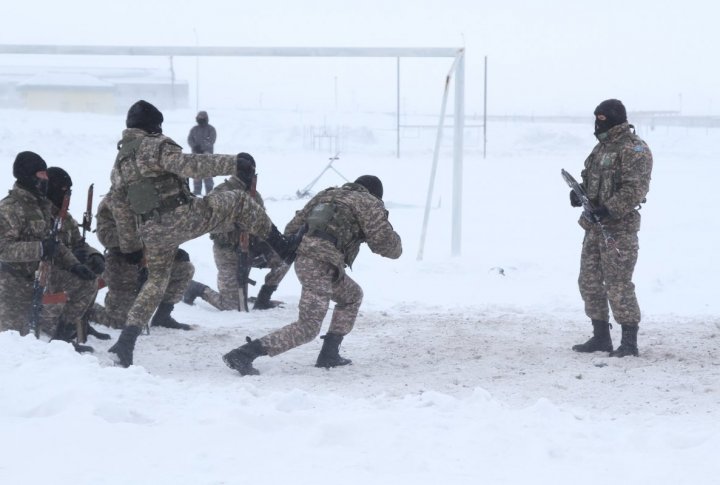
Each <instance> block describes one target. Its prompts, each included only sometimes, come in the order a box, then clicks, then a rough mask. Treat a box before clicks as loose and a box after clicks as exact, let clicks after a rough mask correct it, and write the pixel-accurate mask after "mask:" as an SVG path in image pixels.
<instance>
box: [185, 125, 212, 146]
mask: <svg viewBox="0 0 720 485" xmlns="http://www.w3.org/2000/svg"><path fill="white" fill-rule="evenodd" d="M216 138H217V133H216V132H215V127H213V125H210V124H207V125H195V126H193V127H192V128H190V133H189V134H188V139H187V141H188V145H190V150H191V151H192V152H193V153H212V152H213V148H214V146H215V139H216Z"/></svg>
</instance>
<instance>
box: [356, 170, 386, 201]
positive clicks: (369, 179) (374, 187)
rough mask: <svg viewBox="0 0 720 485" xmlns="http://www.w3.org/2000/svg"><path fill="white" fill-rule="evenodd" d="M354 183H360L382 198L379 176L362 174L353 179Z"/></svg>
mask: <svg viewBox="0 0 720 485" xmlns="http://www.w3.org/2000/svg"><path fill="white" fill-rule="evenodd" d="M355 183H356V184H358V185H362V186H363V187H365V188H366V189H368V191H369V192H370V193H371V194H372V195H374V196H375V197H377V198H378V199H380V200H382V198H383V184H382V182H381V181H380V179H379V178H377V177H376V176H374V175H362V176H360V177H358V178H357V180H355Z"/></svg>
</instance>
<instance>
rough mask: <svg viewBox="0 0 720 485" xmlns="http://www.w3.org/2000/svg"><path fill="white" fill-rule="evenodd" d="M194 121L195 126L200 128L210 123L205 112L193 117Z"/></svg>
mask: <svg viewBox="0 0 720 485" xmlns="http://www.w3.org/2000/svg"><path fill="white" fill-rule="evenodd" d="M195 121H197V124H198V125H200V126H205V125H207V124H208V123H209V121H210V118H209V117H208V114H207V111H199V112H198V114H197V116H196V117H195Z"/></svg>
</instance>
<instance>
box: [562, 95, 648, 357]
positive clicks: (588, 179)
mask: <svg viewBox="0 0 720 485" xmlns="http://www.w3.org/2000/svg"><path fill="white" fill-rule="evenodd" d="M595 118H596V119H595V136H596V137H597V139H598V141H599V143H598V144H597V145H596V146H595V148H594V149H593V151H592V152H591V153H590V156H589V157H588V158H587V160H585V168H584V169H583V171H582V186H583V188H584V189H585V191H586V192H587V195H588V198H589V199H590V202H591V203H592V205H593V207H595V210H594V212H593V214H594V216H596V217H598V218H599V221H600V222H599V223H592V222H590V220H588V218H586V217H580V225H581V226H582V227H583V229H585V239H584V241H583V247H582V254H581V259H580V277H579V280H578V282H579V286H580V294H581V295H582V298H583V301H584V302H585V314H586V315H587V316H588V317H589V318H590V319H591V320H592V325H593V336H592V338H590V340H588V341H587V342H585V343H584V344H579V345H575V346H574V347H573V350H575V351H577V352H595V351H597V350H601V351H604V352H610V356H613V357H624V356H627V355H634V356H637V355H639V353H638V347H637V333H638V325H639V323H640V307H639V306H638V302H637V298H636V296H635V285H634V284H633V282H632V275H633V271H634V269H635V263H636V261H637V257H638V231H639V230H640V213H639V212H638V209H639V208H640V204H641V203H643V202H644V201H645V196H646V195H647V193H648V190H649V189H650V175H651V172H652V165H653V159H652V154H651V153H650V149H649V148H648V146H647V144H646V143H645V142H644V141H643V140H641V139H640V137H638V136H637V135H636V134H635V130H634V127H633V126H632V125H630V124H628V122H627V113H626V111H625V106H623V104H622V103H621V102H620V101H618V100H617V99H608V100H606V101H603V102H602V103H600V105H598V107H597V108H596V109H595ZM570 194H571V195H570V203H571V204H572V205H573V206H575V207H579V206H581V205H582V203H581V201H580V200H579V199H578V198H577V196H575V194H574V192H571V193H570ZM601 225H602V226H604V228H605V230H606V233H607V234H609V235H610V236H611V238H612V239H611V240H608V241H606V239H605V237H604V236H603V231H602V227H601ZM608 303H609V307H610V309H612V313H613V316H614V317H615V321H616V322H618V323H619V324H620V325H621V327H622V340H621V343H620V346H619V347H618V348H617V349H616V350H613V345H612V339H611V337H610V327H611V326H610V319H609V309H608Z"/></svg>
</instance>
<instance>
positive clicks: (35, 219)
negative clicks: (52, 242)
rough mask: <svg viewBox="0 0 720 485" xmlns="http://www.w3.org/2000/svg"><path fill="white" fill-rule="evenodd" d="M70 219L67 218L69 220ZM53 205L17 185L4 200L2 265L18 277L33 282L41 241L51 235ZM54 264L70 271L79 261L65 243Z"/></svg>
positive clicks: (0, 212) (1, 206)
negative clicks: (23, 277)
mask: <svg viewBox="0 0 720 485" xmlns="http://www.w3.org/2000/svg"><path fill="white" fill-rule="evenodd" d="M66 220H67V219H66ZM52 226H53V205H52V202H50V201H49V200H47V199H46V198H44V197H38V196H37V195H35V194H33V193H31V192H30V191H28V190H25V189H24V188H22V187H20V186H19V185H17V184H15V185H14V186H13V188H12V190H11V191H10V193H9V194H8V196H7V197H5V198H4V199H2V200H1V201H0V262H2V263H3V266H6V267H7V268H8V270H9V271H11V272H12V273H14V274H18V275H21V276H25V277H27V278H28V279H32V278H33V277H34V275H35V270H37V267H38V263H39V262H40V256H41V253H42V245H41V243H40V242H41V241H42V240H43V239H45V238H47V237H48V236H49V235H50V231H51V230H52ZM54 263H55V264H57V265H58V267H60V268H62V269H69V268H70V267H72V266H73V265H75V264H78V263H79V261H78V260H77V258H76V257H75V256H73V254H72V252H71V251H70V249H68V248H67V247H66V246H65V245H64V244H60V245H59V246H58V250H57V253H56V255H55V258H54Z"/></svg>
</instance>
